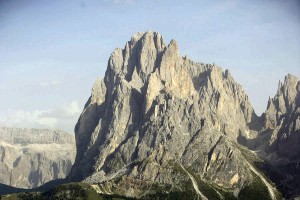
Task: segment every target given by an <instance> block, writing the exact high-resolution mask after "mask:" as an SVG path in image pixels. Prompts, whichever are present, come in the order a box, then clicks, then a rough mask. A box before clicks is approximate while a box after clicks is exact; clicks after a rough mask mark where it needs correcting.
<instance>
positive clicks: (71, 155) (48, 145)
mask: <svg viewBox="0 0 300 200" xmlns="http://www.w3.org/2000/svg"><path fill="white" fill-rule="evenodd" d="M75 154H76V148H75V140H74V136H72V135H71V134H68V133H65V132H63V131H53V130H46V129H43V130H41V129H19V128H8V127H0V174H1V176H0V183H2V184H5V185H9V186H13V187H17V188H27V189H28V188H36V187H38V186H41V185H43V184H45V183H47V182H49V181H52V180H54V179H62V178H65V177H66V176H67V174H68V173H69V171H70V169H71V166H72V164H73V162H74V159H75Z"/></svg>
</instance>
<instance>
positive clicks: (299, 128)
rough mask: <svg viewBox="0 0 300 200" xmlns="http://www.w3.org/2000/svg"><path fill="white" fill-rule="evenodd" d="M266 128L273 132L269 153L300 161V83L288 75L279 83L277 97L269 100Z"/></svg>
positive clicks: (265, 118) (265, 116)
mask: <svg viewBox="0 0 300 200" xmlns="http://www.w3.org/2000/svg"><path fill="white" fill-rule="evenodd" d="M264 122H265V128H266V129H268V130H269V131H270V132H271V139H270V142H269V149H268V150H269V151H270V152H276V153H277V154H278V155H279V156H281V157H286V158H289V159H292V160H293V159H296V158H298V159H300V149H299V144H300V82H299V81H298V78H297V77H295V76H293V75H290V74H289V75H287V76H286V77H285V80H284V83H281V82H279V84H278V90H277V94H276V95H275V97H273V98H271V99H269V102H268V107H267V110H266V112H265V115H264Z"/></svg>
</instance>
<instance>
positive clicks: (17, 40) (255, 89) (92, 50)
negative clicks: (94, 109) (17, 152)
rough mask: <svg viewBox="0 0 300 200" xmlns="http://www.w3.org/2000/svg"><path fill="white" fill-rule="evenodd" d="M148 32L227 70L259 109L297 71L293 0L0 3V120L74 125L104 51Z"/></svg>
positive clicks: (299, 15) (297, 9) (298, 22)
mask: <svg viewBox="0 0 300 200" xmlns="http://www.w3.org/2000/svg"><path fill="white" fill-rule="evenodd" d="M147 30H154V31H158V32H160V33H161V34H162V35H163V36H164V39H165V42H167V43H168V42H169V41H170V40H171V39H173V38H174V39H175V40H176V41H177V42H178V44H179V50H180V53H181V54H182V55H185V54H187V55H188V56H189V57H190V58H191V59H192V60H194V61H199V62H204V63H213V62H214V63H215V64H217V65H219V66H222V67H223V68H224V69H229V70H230V71H231V73H232V74H233V76H234V78H235V79H236V80H237V81H238V82H239V83H240V84H241V85H242V86H243V88H244V90H245V91H246V93H247V94H248V95H249V98H250V101H251V103H252V105H253V107H254V109H255V111H256V112H257V113H258V114H261V113H262V112H263V111H264V110H265V108H266V104H267V100H268V96H273V95H274V94H275V92H276V89H277V84H278V81H279V80H283V79H284V76H285V75H286V74H287V73H291V74H294V75H296V76H298V77H300V37H299V35H300V3H299V1H297V0H274V1H270V0H253V1H237V0H229V1H226V0H222V1H221V0H220V1H199V0H195V1H189V0H186V1H176V0H164V1H155V0H154V1H147V0H140V1H139V0H102V1H101V0H97V1H96V0H51V1H49V0H0V99H1V100H0V125H10V126H19V127H37V128H41V127H44V128H59V129H63V130H66V131H68V132H72V130H73V127H74V125H75V123H76V121H77V119H78V116H79V114H80V112H81V110H82V108H83V106H84V103H85V101H86V100H87V99H88V97H89V95H90V90H91V87H92V84H93V82H94V81H95V80H96V78H97V77H98V76H103V75H104V72H105V70H106V66H107V60H108V58H109V56H110V53H111V52H112V51H113V49H114V48H116V47H122V48H123V47H124V45H125V42H126V41H128V40H129V39H130V37H131V36H132V35H133V34H134V33H135V32H138V31H147Z"/></svg>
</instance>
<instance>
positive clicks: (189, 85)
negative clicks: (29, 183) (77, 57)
mask: <svg viewBox="0 0 300 200" xmlns="http://www.w3.org/2000/svg"><path fill="white" fill-rule="evenodd" d="M261 127H262V125H261V123H260V118H259V117H258V116H257V115H256V114H255V112H254V110H253V108H252V106H251V104H250V102H249V99H248V96H247V95H246V94H245V93H244V91H243V89H242V87H241V86H240V85H239V84H238V83H236V82H235V81H234V79H233V77H232V76H231V74H230V73H229V71H228V70H225V71H223V70H222V68H220V67H218V66H216V65H211V64H203V63H197V62H193V61H191V60H190V59H188V58H187V57H186V56H185V57H182V56H180V54H179V52H178V45H177V43H176V41H175V40H172V41H171V42H170V43H169V44H168V45H165V44H164V41H163V38H162V36H161V35H160V34H159V33H156V32H145V33H137V34H135V35H134V36H133V37H132V38H131V40H130V41H128V42H127V43H126V45H125V48H124V49H120V48H117V49H116V50H115V51H114V52H113V53H112V55H111V57H110V58H109V62H108V66H107V71H106V73H105V77H104V78H103V79H98V80H97V81H96V83H95V85H94V87H93V89H92V95H91V97H90V98H89V100H88V102H87V103H86V106H85V108H84V110H83V112H82V114H81V116H80V118H79V120H78V123H77V125H76V130H75V134H76V145H77V155H76V160H75V163H74V165H73V167H72V170H71V172H70V174H69V176H68V179H69V180H71V181H82V180H84V181H85V182H88V183H91V184H95V183H100V186H99V185H97V187H101V188H98V190H99V191H100V192H101V193H118V194H125V195H127V196H135V197H140V196H143V194H145V193H147V191H148V193H149V192H150V191H151V185H153V184H160V185H165V186H167V185H169V186H170V188H169V189H167V188H165V189H164V191H165V192H168V191H171V190H184V186H183V185H184V184H183V183H186V182H188V181H192V183H193V185H194V188H195V191H196V192H197V191H198V189H197V184H195V182H194V180H192V179H191V177H195V179H197V180H201V181H204V182H205V183H207V184H213V185H215V186H216V187H221V188H226V189H228V190H230V191H234V194H235V195H236V196H237V195H238V193H239V191H240V190H241V189H242V188H243V187H244V186H245V185H247V184H249V183H250V182H251V181H252V180H253V179H255V177H257V174H258V172H257V171H256V169H255V168H253V167H249V166H252V165H251V164H250V163H249V162H250V160H249V158H248V156H247V155H248V154H249V155H251V156H250V157H255V155H252V154H253V153H251V152H250V151H248V150H247V149H244V148H243V147H242V146H241V145H239V144H238V142H237V141H238V139H239V138H241V137H242V138H244V139H245V140H252V139H255V138H256V137H257V134H258V132H259V131H258V130H259V129H260V128H261ZM259 177H261V179H263V182H265V179H264V177H263V176H259ZM265 183H267V181H266V182H265ZM95 187H96V186H95ZM266 187H268V189H269V190H270V191H269V192H270V195H271V196H272V194H273V193H274V191H276V190H274V189H270V188H271V187H270V186H269V185H268V184H266ZM149 188H150V189H149ZM200 190H201V188H200ZM200 196H201V195H200Z"/></svg>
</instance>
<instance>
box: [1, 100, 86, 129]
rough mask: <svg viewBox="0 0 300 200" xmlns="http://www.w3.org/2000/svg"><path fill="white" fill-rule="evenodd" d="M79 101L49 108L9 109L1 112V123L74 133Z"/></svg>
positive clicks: (78, 113) (79, 110)
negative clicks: (33, 109) (31, 109)
mask: <svg viewBox="0 0 300 200" xmlns="http://www.w3.org/2000/svg"><path fill="white" fill-rule="evenodd" d="M81 110H82V109H81V108H80V106H79V103H78V102H77V101H72V102H69V103H66V104H63V105H62V106H61V107H59V108H56V109H48V110H35V111H25V110H21V109H20V110H11V109H10V110H8V111H6V112H1V113H0V124H2V125H6V126H11V127H24V128H48V129H61V130H64V131H67V132H69V133H73V130H74V127H75V124H76V122H77V120H78V118H79V115H80V113H81Z"/></svg>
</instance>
